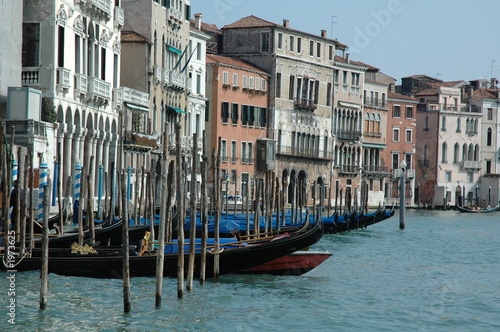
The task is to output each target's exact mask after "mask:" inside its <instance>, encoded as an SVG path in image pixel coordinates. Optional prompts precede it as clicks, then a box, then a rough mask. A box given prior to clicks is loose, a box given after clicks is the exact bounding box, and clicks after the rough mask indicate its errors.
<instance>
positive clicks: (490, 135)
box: [486, 127, 493, 146]
mask: <svg viewBox="0 0 500 332" xmlns="http://www.w3.org/2000/svg"><path fill="white" fill-rule="evenodd" d="M492 140H493V131H492V130H491V127H490V128H488V130H487V131H486V146H491V144H492Z"/></svg>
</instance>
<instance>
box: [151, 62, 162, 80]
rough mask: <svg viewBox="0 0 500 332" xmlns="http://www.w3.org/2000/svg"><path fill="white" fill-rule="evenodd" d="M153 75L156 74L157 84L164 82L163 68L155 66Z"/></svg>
mask: <svg viewBox="0 0 500 332" xmlns="http://www.w3.org/2000/svg"><path fill="white" fill-rule="evenodd" d="M153 74H154V78H155V83H160V82H161V81H162V76H163V68H162V67H160V66H156V65H155V66H154V73H153Z"/></svg>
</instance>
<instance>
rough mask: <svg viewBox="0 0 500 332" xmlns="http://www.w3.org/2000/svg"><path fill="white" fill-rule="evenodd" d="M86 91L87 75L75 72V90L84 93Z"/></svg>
mask: <svg viewBox="0 0 500 332" xmlns="http://www.w3.org/2000/svg"><path fill="white" fill-rule="evenodd" d="M87 91H88V78H87V75H83V74H80V73H76V74H75V92H76V93H79V94H82V95H86V94H87Z"/></svg>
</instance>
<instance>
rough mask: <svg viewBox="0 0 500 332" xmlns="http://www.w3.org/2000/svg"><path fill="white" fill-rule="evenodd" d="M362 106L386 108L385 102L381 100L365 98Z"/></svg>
mask: <svg viewBox="0 0 500 332" xmlns="http://www.w3.org/2000/svg"><path fill="white" fill-rule="evenodd" d="M364 104H365V106H368V107H379V108H385V107H387V102H386V101H385V100H384V99H381V98H378V99H377V98H370V97H365V98H364Z"/></svg>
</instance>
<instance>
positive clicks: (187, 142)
mask: <svg viewBox="0 0 500 332" xmlns="http://www.w3.org/2000/svg"><path fill="white" fill-rule="evenodd" d="M176 147H177V139H176V137H175V134H170V135H168V149H169V150H174V149H175V148H176ZM192 147H193V138H192V137H191V136H181V149H189V150H190V149H191V148H192ZM198 147H200V145H198Z"/></svg>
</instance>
